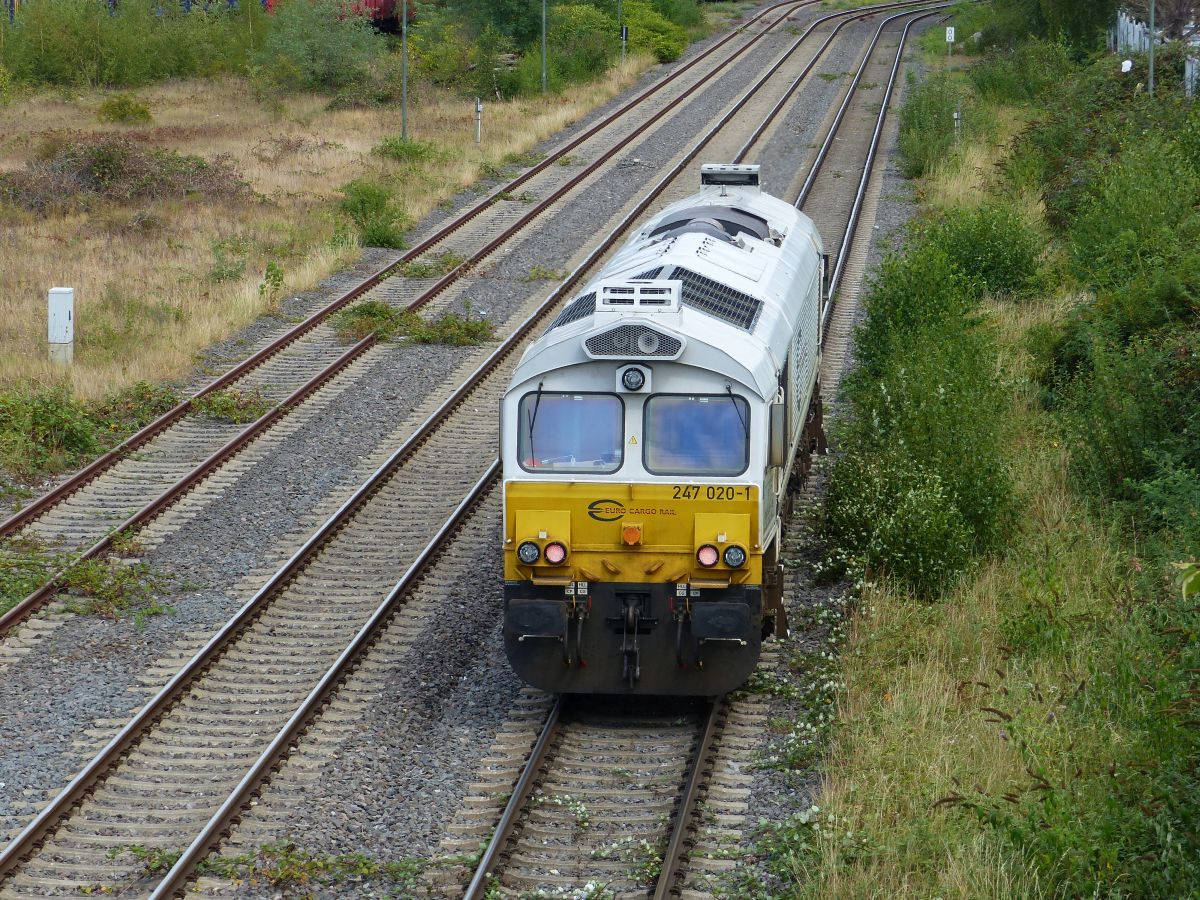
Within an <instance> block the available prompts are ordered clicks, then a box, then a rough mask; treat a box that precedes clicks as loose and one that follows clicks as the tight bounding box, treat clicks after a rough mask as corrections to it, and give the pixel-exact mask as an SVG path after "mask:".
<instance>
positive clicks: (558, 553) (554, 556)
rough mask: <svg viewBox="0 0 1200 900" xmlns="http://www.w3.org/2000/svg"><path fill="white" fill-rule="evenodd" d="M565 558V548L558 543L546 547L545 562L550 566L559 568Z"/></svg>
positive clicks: (554, 542)
mask: <svg viewBox="0 0 1200 900" xmlns="http://www.w3.org/2000/svg"><path fill="white" fill-rule="evenodd" d="M566 558H567V548H566V546H565V545H563V544H560V543H559V542H558V541H551V542H550V543H549V544H547V545H546V562H548V563H549V564H550V565H552V566H560V565H562V564H563V562H564V561H565V560H566Z"/></svg>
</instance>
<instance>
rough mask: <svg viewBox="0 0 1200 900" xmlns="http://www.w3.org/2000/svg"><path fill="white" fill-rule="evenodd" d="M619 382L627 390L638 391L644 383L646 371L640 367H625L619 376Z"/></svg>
mask: <svg viewBox="0 0 1200 900" xmlns="http://www.w3.org/2000/svg"><path fill="white" fill-rule="evenodd" d="M621 384H623V385H625V390H627V391H640V390H641V389H642V388H643V387H644V386H645V384H646V373H645V372H643V371H642V370H641V369H636V368H635V369H626V370H625V374H624V375H622V376H621Z"/></svg>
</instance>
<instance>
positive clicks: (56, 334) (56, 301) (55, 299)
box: [47, 287, 75, 365]
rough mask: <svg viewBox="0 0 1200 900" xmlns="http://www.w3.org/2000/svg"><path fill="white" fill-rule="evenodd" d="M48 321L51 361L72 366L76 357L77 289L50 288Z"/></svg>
mask: <svg viewBox="0 0 1200 900" xmlns="http://www.w3.org/2000/svg"><path fill="white" fill-rule="evenodd" d="M47 321H48V330H47V334H48V340H49V342H50V361H51V362H53V363H57V364H59V365H70V364H71V361H72V359H73V357H74V355H75V288H64V287H56V288H50V296H49V307H48V317H47Z"/></svg>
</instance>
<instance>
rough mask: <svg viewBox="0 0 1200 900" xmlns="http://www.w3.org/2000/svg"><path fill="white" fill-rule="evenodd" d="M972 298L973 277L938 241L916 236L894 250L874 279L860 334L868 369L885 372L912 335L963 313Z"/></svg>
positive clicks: (860, 353)
mask: <svg viewBox="0 0 1200 900" xmlns="http://www.w3.org/2000/svg"><path fill="white" fill-rule="evenodd" d="M971 302H972V287H971V283H970V281H969V280H968V279H967V278H966V276H964V275H963V274H962V272H961V271H960V270H959V269H958V268H957V267H956V266H955V264H954V262H953V261H952V260H951V258H950V256H949V254H948V253H947V252H946V251H945V249H943V248H942V247H940V246H938V245H937V244H935V243H932V242H928V241H921V240H911V241H910V242H909V244H908V245H907V247H906V248H905V252H903V253H892V254H889V255H888V256H887V257H886V258H885V259H884V260H883V262H882V263H881V265H880V267H879V269H878V271H877V272H876V273H875V275H874V276H873V277H872V279H871V283H870V285H869V287H868V289H867V294H866V297H865V299H864V303H863V305H864V306H865V307H866V310H867V320H866V322H865V323H864V324H863V325H862V326H861V327H860V328H859V329H858V333H857V335H856V337H855V344H854V346H855V354H856V355H857V357H858V362H859V365H860V366H861V367H862V369H863V371H865V372H867V373H869V374H874V373H877V372H879V371H880V370H881V369H882V367H883V366H884V365H885V364H886V361H887V360H888V359H889V358H890V356H891V355H892V354H893V353H894V352H895V348H896V347H897V346H898V345H899V344H901V343H903V342H904V341H905V340H906V337H905V336H906V335H907V334H910V333H912V332H914V331H919V330H921V329H924V328H926V327H928V326H930V325H937V324H940V323H942V322H945V321H948V320H951V319H955V318H958V317H961V316H962V314H963V313H964V312H965V311H966V310H967V308H968V306H969V305H970V304H971Z"/></svg>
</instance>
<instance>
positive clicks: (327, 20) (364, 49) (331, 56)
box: [253, 0, 386, 91]
mask: <svg viewBox="0 0 1200 900" xmlns="http://www.w3.org/2000/svg"><path fill="white" fill-rule="evenodd" d="M385 50H386V47H385V45H384V43H383V39H382V38H380V37H379V35H377V34H376V33H375V30H374V29H373V27H372V26H371V20H370V16H369V13H368V11H367V10H365V8H358V7H355V6H353V5H347V4H344V3H341V2H340V0H286V2H284V3H281V4H279V5H277V6H276V8H275V14H274V17H273V21H272V23H271V30H270V33H269V34H268V35H267V39H266V41H265V42H264V43H263V46H262V49H261V50H260V51H258V52H256V53H255V54H254V56H253V62H254V63H255V65H257V66H259V67H260V68H261V71H262V72H263V74H264V75H265V76H266V77H267V78H268V79H269V80H270V81H271V82H272V83H273V84H276V85H278V86H280V87H282V88H285V89H289V90H317V91H320V90H328V91H338V90H342V89H345V88H348V87H350V86H352V85H354V84H355V83H358V82H362V81H365V80H367V79H368V78H369V77H370V73H371V68H372V66H373V65H374V64H376V63H378V62H379V61H380V60H381V58H382V56H383V54H384V52H385Z"/></svg>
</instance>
